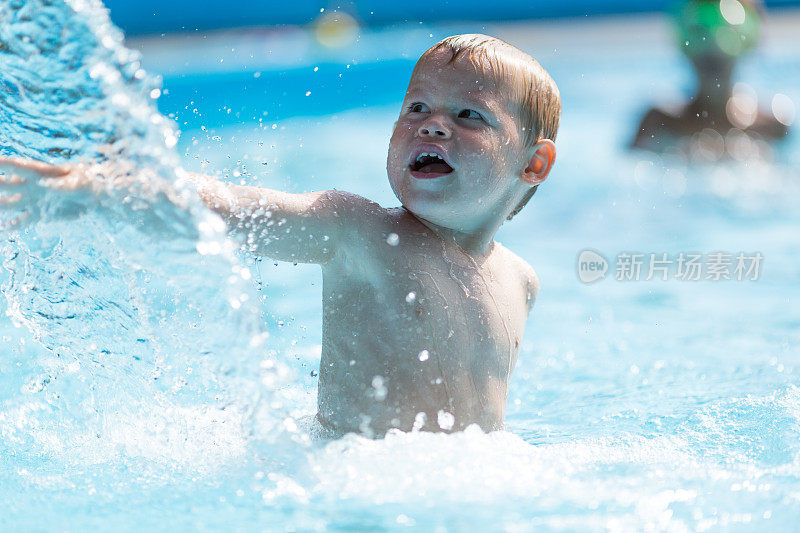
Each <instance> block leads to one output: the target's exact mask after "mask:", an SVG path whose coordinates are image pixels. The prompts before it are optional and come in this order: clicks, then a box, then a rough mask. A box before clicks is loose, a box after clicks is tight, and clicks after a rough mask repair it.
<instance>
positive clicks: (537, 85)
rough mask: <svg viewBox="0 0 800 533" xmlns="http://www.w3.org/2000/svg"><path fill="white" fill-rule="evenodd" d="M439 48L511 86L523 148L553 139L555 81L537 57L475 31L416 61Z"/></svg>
mask: <svg viewBox="0 0 800 533" xmlns="http://www.w3.org/2000/svg"><path fill="white" fill-rule="evenodd" d="M441 51H447V52H449V53H450V55H451V57H450V59H449V60H448V63H453V62H455V61H456V60H457V59H458V58H459V57H460V56H466V57H467V59H468V60H469V61H470V63H472V65H473V66H474V67H475V68H476V69H478V70H480V71H481V72H482V73H483V74H488V75H489V76H491V77H492V78H494V79H495V80H498V81H504V82H506V83H507V84H508V85H509V86H510V87H512V88H513V89H514V93H513V95H512V98H513V99H515V100H516V101H517V103H518V104H519V120H518V123H519V124H520V126H521V128H522V140H523V143H524V146H525V147H526V148H530V147H532V146H533V145H535V144H536V143H537V142H539V141H540V140H542V139H550V140H551V141H555V139H556V133H557V132H558V122H559V119H560V118H561V96H560V94H559V92H558V87H557V86H556V82H555V81H553V78H551V77H550V74H548V73H547V71H546V70H545V69H544V68H543V67H542V66H541V65H540V64H539V62H538V61H536V60H535V59H534V58H532V57H531V56H530V55H528V54H526V53H525V52H523V51H522V50H520V49H519V48H516V47H515V46H512V45H510V44H508V43H507V42H505V41H502V40H500V39H497V38H495V37H489V36H488V35H481V34H477V33H475V34H465V35H453V36H452V37H448V38H446V39H443V40H441V41H439V42H438V43H436V44H435V45H433V46H432V47H430V48H429V49H428V50H427V51H425V53H424V54H422V56H421V57H420V60H419V61H418V62H417V65H419V64H420V62H421V61H422V60H423V59H424V58H426V57H427V56H429V55H430V54H433V53H437V52H441ZM538 187H539V186H538V185H537V186H535V187H533V188H532V189H531V190H530V192H528V194H526V195H525V198H523V199H522V201H521V202H520V203H519V204H518V205H517V206H516V207H515V208H514V210H513V211H512V212H511V214H509V215H508V219H509V220H510V219H511V218H512V217H514V215H516V214H517V213H519V212H520V211H521V210H522V208H523V207H525V204H527V203H528V200H530V199H531V197H532V196H533V194H534V193H535V192H536V189H537V188H538Z"/></svg>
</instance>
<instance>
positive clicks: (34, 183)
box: [0, 157, 95, 229]
mask: <svg viewBox="0 0 800 533" xmlns="http://www.w3.org/2000/svg"><path fill="white" fill-rule="evenodd" d="M87 170H88V167H87V166H86V165H84V164H76V165H60V166H55V165H50V164H48V163H42V162H41V161H34V160H32V159H14V158H9V157H0V213H2V212H3V211H9V210H15V211H22V213H21V214H19V215H17V216H15V217H13V218H12V219H10V220H8V221H5V222H4V221H0V229H14V228H17V227H19V226H20V225H22V224H23V223H24V222H26V221H27V220H29V219H30V216H31V209H32V208H33V207H34V205H35V203H36V198H37V196H38V192H37V188H39V187H50V188H54V189H59V190H63V191H75V190H78V189H84V188H89V187H91V186H92V185H93V184H94V182H95V180H94V179H93V178H92V176H91V174H90V173H89V172H87Z"/></svg>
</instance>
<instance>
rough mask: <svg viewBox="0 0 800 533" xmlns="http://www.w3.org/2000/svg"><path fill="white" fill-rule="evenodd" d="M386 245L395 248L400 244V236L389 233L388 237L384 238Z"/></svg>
mask: <svg viewBox="0 0 800 533" xmlns="http://www.w3.org/2000/svg"><path fill="white" fill-rule="evenodd" d="M386 244H388V245H389V246H397V245H398V244H400V236H399V235H398V234H397V233H390V234H389V236H388V237H386Z"/></svg>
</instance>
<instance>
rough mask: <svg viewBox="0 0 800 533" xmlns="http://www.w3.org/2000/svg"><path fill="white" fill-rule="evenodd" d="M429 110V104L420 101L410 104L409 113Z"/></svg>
mask: <svg viewBox="0 0 800 533" xmlns="http://www.w3.org/2000/svg"><path fill="white" fill-rule="evenodd" d="M427 111H428V106H426V105H425V104H423V103H420V102H414V103H413V104H411V105H410V106H408V112H409V113H426V112H427Z"/></svg>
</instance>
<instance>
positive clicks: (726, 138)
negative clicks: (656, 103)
mask: <svg viewBox="0 0 800 533" xmlns="http://www.w3.org/2000/svg"><path fill="white" fill-rule="evenodd" d="M674 16H675V22H676V29H677V37H678V39H679V43H680V46H681V50H682V51H683V53H684V54H685V55H686V57H687V58H688V59H689V60H690V61H691V63H692V66H693V67H694V71H695V74H696V78H697V90H696V93H695V95H694V96H693V97H692V98H691V100H690V101H689V102H688V103H685V104H683V105H682V106H680V107H678V108H673V109H661V108H653V109H650V110H649V111H648V112H647V113H646V114H645V116H644V118H643V119H642V121H641V123H640V124H639V128H638V130H637V132H636V137H635V139H634V140H633V143H632V145H633V147H635V148H643V149H648V150H653V151H658V152H660V151H663V150H665V149H668V148H671V147H673V146H675V145H676V144H685V143H686V142H687V141H688V142H689V147H690V152H691V153H695V152H696V150H693V149H692V147H693V145H697V144H698V143H699V144H702V145H706V147H710V148H711V149H710V150H705V149H704V150H701V153H703V154H705V155H706V158H711V159H719V158H720V157H722V156H723V155H724V154H725V153H726V152H727V154H728V155H729V156H733V157H736V158H741V156H742V154H740V153H734V152H741V151H742V146H743V143H742V142H741V141H746V142H745V143H744V145H746V146H753V147H755V148H756V151H758V152H764V150H758V147H759V146H758V145H760V146H761V147H766V148H768V146H767V142H770V141H776V140H779V139H781V138H783V137H785V136H786V134H787V132H788V123H790V120H788V121H787V120H785V119H784V120H781V118H783V117H781V113H780V109H776V106H775V105H774V102H773V106H772V108H773V109H772V110H771V112H770V111H765V110H764V109H762V108H760V107H759V105H758V99H757V96H756V94H755V91H754V90H753V89H752V88H751V87H750V86H749V85H747V84H744V83H737V84H734V83H733V81H732V74H733V70H734V67H735V66H736V62H737V60H738V59H739V58H740V57H741V56H742V55H743V54H745V53H746V52H748V51H749V50H751V49H752V48H754V47H755V46H756V44H757V43H758V40H759V37H760V33H761V18H762V7H761V5H760V2H758V1H757V0H690V1H689V2H685V3H682V4H680V5H679V6H678V9H677V10H676V12H675V15H674ZM750 141H752V142H750ZM760 155H762V156H763V155H764V154H763V153H761V154H760ZM709 156H710V157H709Z"/></svg>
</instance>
